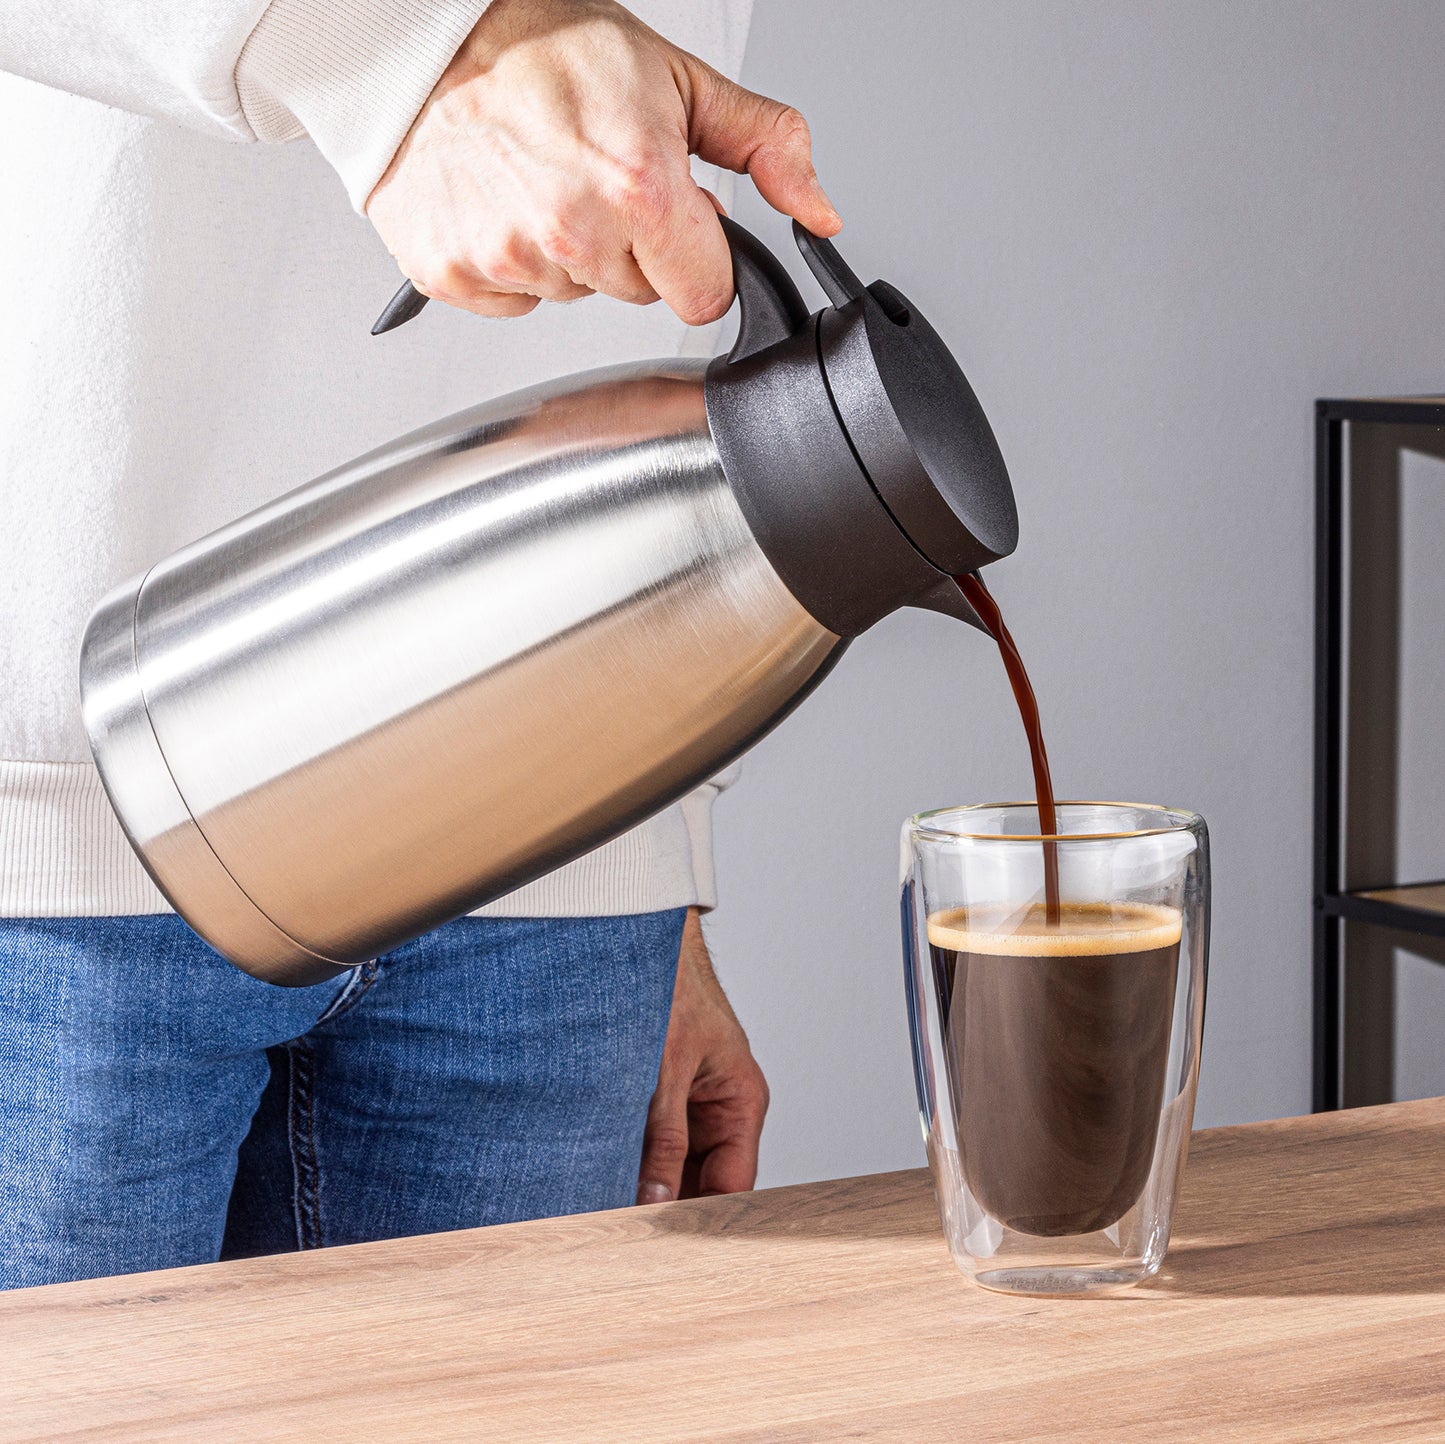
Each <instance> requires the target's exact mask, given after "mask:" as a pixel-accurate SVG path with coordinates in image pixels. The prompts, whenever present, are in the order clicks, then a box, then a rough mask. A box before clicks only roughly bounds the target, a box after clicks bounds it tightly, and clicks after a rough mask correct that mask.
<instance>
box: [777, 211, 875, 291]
mask: <svg viewBox="0 0 1445 1444" xmlns="http://www.w3.org/2000/svg"><path fill="white" fill-rule="evenodd" d="M793 239H794V240H795V241H797V243H798V249H799V250H800V251H801V252H802V253H803V259H804V260H805V261H806V262H807V263H808V269H809V270H810V271H811V272H812V273H813V275H814V276H815V277H816V278H817V281H818V284H819V285H820V286H821V287H822V288H823V289H824V290H825V291H826V292H827V293H828V299H829V300H830V301H831V302H832V303H833V304H834V305H835V306H838V307H842V306H846V305H847V304H848V302H849V301H856V300H857V299H858V297H859V296H861V295H862V294H863V292H864V291H865V290H866V289H867V288H866V287H865V286H864V285H863V282H862V281H860V280H859V279H858V276H857V273H856V272H855V271H854V270H853V268H852V266H850V265H849V264H848V262H847V261H845V260H844V259H843V257H842V256H840V255H839V254H838V248H837V246H835V245H834V244H833V243H832V241H830V240H827V239H825V238H824V237H823V236H815V235H814V234H813V233H812V231H810V230H806V229H805V228H804V227H802V226H800V225H799V224H798V223H797V221H794V222H793Z"/></svg>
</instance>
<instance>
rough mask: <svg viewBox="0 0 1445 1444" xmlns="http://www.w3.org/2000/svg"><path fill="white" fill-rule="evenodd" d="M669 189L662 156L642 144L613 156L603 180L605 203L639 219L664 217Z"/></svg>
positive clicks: (650, 147) (635, 219)
mask: <svg viewBox="0 0 1445 1444" xmlns="http://www.w3.org/2000/svg"><path fill="white" fill-rule="evenodd" d="M671 191H672V186H671V183H670V182H669V180H668V173H667V169H666V167H665V166H664V165H663V162H662V157H661V156H660V155H659V154H658V153H657V151H656V150H655V149H654V148H653V147H652V146H650V145H647V144H645V143H641V144H635V145H633V146H631V147H629V148H628V149H627V150H626V151H625V152H624V153H623V155H622V156H620V157H619V158H618V159H616V160H615V161H614V162H613V165H612V167H611V170H610V172H609V174H608V175H607V177H606V179H605V181H604V183H603V198H604V199H605V200H606V201H607V203H608V205H609V206H611V207H612V209H614V210H616V211H620V212H622V213H623V214H624V215H626V216H628V217H629V218H631V219H632V220H634V221H639V222H646V221H653V220H659V219H661V218H662V217H663V216H665V215H666V214H667V209H668V199H669V196H670V195H671Z"/></svg>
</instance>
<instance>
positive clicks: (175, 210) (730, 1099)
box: [0, 0, 840, 1287]
mask: <svg viewBox="0 0 1445 1444" xmlns="http://www.w3.org/2000/svg"><path fill="white" fill-rule="evenodd" d="M637 10H638V13H637V14H633V13H632V12H630V11H628V10H625V9H623V8H622V7H621V6H619V5H617V4H615V3H612V0H492V3H491V4H490V5H486V4H485V3H484V0H431V3H427V0H272V3H270V4H266V3H265V0H105V3H101V0H8V3H7V7H6V16H5V21H4V25H3V26H0V70H3V71H4V72H6V73H5V74H4V75H0V127H3V130H4V133H5V135H6V137H7V141H6V145H5V147H4V148H3V149H0V191H3V194H4V195H5V196H6V200H7V205H6V221H5V225H4V226H3V227H0V261H3V265H4V273H5V275H6V277H7V283H8V284H7V305H6V324H5V326H4V327H3V328H0V378H3V384H0V477H3V485H4V523H3V527H0V596H3V601H4V612H5V617H6V625H5V628H4V630H3V632H0V759H3V760H0V1284H3V1285H5V1286H10V1287H14V1286H20V1285H27V1284H35V1283H44V1282H50V1281H55V1280H62V1279H69V1278H76V1277H84V1276H96V1275H102V1274H110V1273H120V1272H127V1271H131V1270H139V1269H148V1268H156V1267H162V1266H168V1265H178V1264H188V1263H196V1262H203V1261H207V1260H212V1259H216V1258H218V1257H228V1256H240V1255H246V1254H254V1253H260V1252H269V1251H277V1250H285V1249H296V1248H311V1247H317V1246H321V1245H329V1244H337V1243H348V1242H356V1241H362V1240H368V1239H375V1238H381V1237H386V1236H396V1235H402V1234H407V1233H415V1232H423V1231H430V1230H436V1229H446V1228H456V1227H463V1226H471V1225H477V1224H483V1223H491V1222H496V1221H501V1220H508V1219H516V1218H522V1217H528V1216H534V1215H539V1214H547V1213H562V1212H568V1211H575V1210H584V1209H597V1208H608V1207H613V1206H618V1205H622V1204H626V1203H631V1202H632V1201H633V1200H634V1199H637V1200H638V1201H643V1202H647V1201H657V1200H663V1199H669V1198H672V1197H675V1196H677V1195H678V1194H680V1193H681V1194H690V1193H710V1192H725V1191H731V1190H737V1189H743V1188H748V1187H750V1186H751V1185H752V1183H753V1180H754V1176H755V1169H756V1159H757V1147H758V1137H759V1133H760V1130H761V1126H762V1118H763V1114H764V1111H765V1109H766V1106H767V1088H766V1083H765V1082H764V1080H763V1077H762V1074H761V1072H760V1070H759V1068H758V1066H757V1064H756V1062H755V1061H754V1059H753V1058H752V1055H751V1053H750V1051H749V1048H748V1044H747V1040H746V1037H745V1035H744V1033H743V1030H742V1029H741V1027H740V1025H739V1024H738V1022H737V1019H736V1018H735V1016H734V1015H733V1012H732V1010H731V1008H730V1007H729V1005H728V1003H727V1000H726V998H725V996H724V995H723V993H722V991H721V989H720V987H719V986H718V983H717V981H716V978H715V976H714V974H713V971H712V968H711V965H710V961H709V957H708V953H707V949H706V945H705V943H704V941H703V938H702V933H701V928H700V924H699V915H700V913H701V912H703V911H705V910H706V909H707V908H709V907H711V906H712V905H713V903H714V902H715V883H714V879H713V871H712V859H711V833H710V808H711V803H712V800H713V798H714V797H715V796H716V794H717V792H718V791H719V789H720V788H721V787H722V786H724V785H726V782H727V780H728V779H727V777H722V778H719V779H716V780H715V781H714V782H712V783H710V784H708V785H707V786H705V787H703V788H701V789H699V790H698V791H697V792H695V793H693V794H691V795H690V796H689V797H688V798H686V799H685V800H684V801H683V802H682V803H681V804H679V805H678V806H677V807H675V808H672V809H670V810H668V811H666V812H663V813H661V814H659V815H658V816H656V817H654V818H652V819H650V820H649V821H647V822H645V823H643V824H642V825H641V826H640V827H638V828H636V829H634V830H633V831H632V832H630V833H628V834H626V835H624V836H623V837H621V838H618V839H616V840H615V841H613V842H611V843H609V844H608V845H606V846H605V847H602V848H600V849H599V850H597V851H596V852H594V853H592V854H590V855H589V856H587V857H584V858H582V859H579V860H578V861H576V862H574V863H572V864H570V865H569V866H567V867H565V868H562V869H560V870H559V871H558V872H556V873H554V874H552V875H550V876H549V877H546V878H544V879H542V880H540V881H538V882H536V883H533V884H531V885H529V886H527V887H524V888H521V889H519V890H517V891H516V892H514V893H512V894H511V895H509V896H508V897H505V898H503V899H501V900H500V901H498V902H496V903H494V904H492V905H490V906H488V907H487V908H484V909H483V910H482V911H481V913H480V914H478V915H474V916H472V917H468V918H463V919H460V920H458V921H457V922H454V923H451V924H449V925H448V926H446V927H443V928H440V929H437V930H436V931H435V932H433V933H431V934H428V935H427V936H425V937H422V938H420V939H417V940H416V941H415V942H412V943H410V944H408V945H407V946H405V947H403V948H401V949H398V950H397V951H396V952H394V953H392V954H389V955H387V956H385V957H381V958H377V959H375V960H373V961H372V962H370V963H368V964H366V965H365V966H363V967H361V968H358V969H356V970H354V971H353V972H351V973H350V974H348V975H347V976H345V977H344V978H342V979H339V980H337V981H334V982H329V983H324V984H319V985H317V986H314V987H310V988H301V989H282V988H275V987H272V986H271V985H269V984H266V983H262V982H259V981H257V980H256V979H254V978H251V977H249V976H247V975H246V974H243V973H242V972H240V971H239V970H237V969H235V968H233V967H231V966H230V965H229V964H228V963H226V962H225V961H224V960H222V959H221V958H220V957H219V956H218V955H217V954H215V953H214V952H212V951H211V950H210V949H209V948H207V947H206V946H205V945H204V944H203V943H202V942H200V940H199V939H198V938H197V937H196V936H195V935H194V934H192V933H191V932H190V931H189V930H188V929H187V928H186V927H185V925H184V924H183V923H182V922H181V921H180V920H179V919H178V918H177V917H176V916H175V915H174V914H173V913H171V912H169V911H168V909H167V907H166V904H165V901H164V899H163V898H162V897H161V895H160V894H159V892H158V891H157V890H156V889H155V887H154V886H153V885H152V884H151V882H150V880H149V879H148V878H147V876H146V875H145V873H144V872H143V871H142V870H141V868H140V866H139V863H138V862H137V861H136V859H135V857H134V856H133V854H132V853H131V852H130V850H129V848H128V846H127V844H126V842H125V840H124V837H123V835H122V834H121V832H120V829H119V826H118V824H117V823H116V821H115V819H114V816H113V814H112V813H111V812H110V810H109V807H108V804H107V803H106V801H105V797H104V793H103V790H102V789H101V787H100V785H99V780H98V777H97V775H96V773H95V771H94V769H93V767H92V765H91V763H90V762H89V760H88V758H89V753H88V749H87V747H86V744H85V740H84V736H83V733H82V731H81V728H80V724H79V718H78V703H77V697H76V687H75V677H74V670H75V658H76V654H77V648H78V645H79V639H80V633H81V630H82V628H83V625H84V620H85V618H86V616H87V615H88V613H89V611H90V609H91V608H92V607H93V606H94V604H95V603H96V602H97V601H98V600H99V598H100V597H101V596H102V594H103V593H104V592H105V591H106V590H107V589H108V588H109V587H110V586H112V585H114V584H116V583H118V582H120V581H122V580H123V579H124V578H126V577H127V576H130V575H133V574H135V573H137V572H139V571H141V570H143V569H144V568H145V567H147V566H149V565H150V564H152V563H153V562H154V561H156V560H157V559H158V558H160V557H162V556H164V555H165V554H167V553H168V552H170V551H172V550H173V549H175V548H176V547H177V546H179V545H181V544H183V543H184V542H186V541H188V540H190V539H191V538H193V537H195V536H199V535H202V534H204V533H205V532H207V531H209V530H211V529H213V528H214V527H216V526H217V525H220V524H221V523H223V522H224V521H226V520H228V519H229V518H231V517H233V516H235V515H238V514H240V513H242V512H244V511H246V510H248V509H250V508H251V507H254V506H256V505H259V504H260V503H262V502H264V501H266V500H269V499H270V498H271V497H273V496H275V495H277V494H279V493H281V492H282V491H285V490H287V489H289V488H290V487H292V486H295V485H298V484H300V483H301V482H303V481H305V480H307V479H309V478H310V477H311V476H312V475H315V474H317V473H319V472H322V471H324V470H326V469H328V468H330V467H332V466H335V465H337V464H339V463H340V462H342V461H345V460H347V459H349V458H350V457H351V456H353V455H355V454H357V453H359V452H362V451H364V450H366V449H367V447H368V446H372V445H376V444H379V443H381V442H382V441H385V440H387V439H389V438H390V437H391V436H394V435H396V434H398V433H399V432H402V431H404V430H406V429H409V428H411V427H414V426H416V425H420V424H422V423H424V422H427V421H430V420H433V419H435V418H436V417H438V416H440V415H443V414H445V413H446V412H448V411H451V410H456V409H459V408H460V407H461V406H464V405H469V404H472V403H473V402H475V401H477V400H479V399H481V398H482V397H484V396H486V395H488V394H496V393H501V392H504V391H507V390H511V389H514V388H516V387H520V386H523V385H527V384H530V383H532V382H534V381H537V380H541V379H543V378H545V377H547V376H552V375H558V374H564V373H568V372H572V371H575V370H578V369H582V368H585V367H587V366H592V365H598V364H602V363H604V362H616V361H625V360H630V359H634V358H638V359H640V358H642V357H646V356H649V355H653V356H655V355H662V354H668V353H674V354H676V353H682V352H688V353H690V354H698V353H699V352H700V351H702V352H704V353H705V349H706V348H710V347H711V345H712V338H711V336H710V335H709V334H708V333H707V332H706V331H705V330H703V331H696V330H690V329H689V328H699V327H706V326H707V325H708V323H711V322H714V321H715V320H716V319H717V318H718V317H720V316H721V315H722V314H723V312H724V311H725V310H726V309H727V307H728V305H729V304H730V301H731V295H732V291H731V275H730V267H729V263H728V255H727V250H726V246H725V243H724V239H723V236H722V234H721V228H720V226H719V224H718V222H717V220H716V211H715V205H720V204H722V203H725V201H726V197H727V195H728V179H729V176H730V175H731V174H732V173H747V174H748V175H750V176H751V177H752V179H753V181H754V182H755V183H756V185H757V187H758V189H759V190H760V191H761V193H762V194H763V196H764V197H765V198H766V199H767V200H768V201H769V202H770V203H771V204H772V205H773V206H775V207H776V208H777V209H779V210H780V211H782V212H784V213H786V214H789V215H792V216H794V217H796V218H797V219H799V220H800V221H802V222H803V224H805V225H807V226H808V227H810V228H811V229H812V230H814V231H816V232H820V233H823V234H832V233H834V232H835V231H836V230H837V229H838V227H839V225H840V222H839V220H838V217H837V214H836V212H835V211H834V210H833V208H832V206H831V205H830V204H829V202H828V200H827V198H826V196H825V195H824V194H823V192H822V191H821V189H820V188H819V186H818V182H817V178H816V176H815V174H814V170H813V165H812V161H811V144H810V139H809V135H808V130H807V126H806V125H805V123H804V122H803V120H802V118H801V117H800V116H799V115H798V114H797V112H796V111H794V110H792V109H790V108H789V107H787V106H785V105H782V104H780V103H778V102H776V101H773V100H770V99H767V98H765V97H762V96H759V95H755V94H752V93H750V92H749V91H747V90H744V89H742V88H740V87H739V86H738V85H737V84H736V82H735V80H734V79H732V78H730V77H732V76H735V75H736V73H737V70H738V67H739V65H740V61H741V56H742V49H743V43H744V40H745V37H746V32H747V27H748V20H749V11H750V0H687V3H684V0H650V3H648V0H639V3H638V6H637ZM649 19H650V20H651V21H653V22H654V24H655V27H656V28H653V26H652V25H649V24H648V23H646V22H647V21H648V20H649ZM664 35H667V36H668V37H670V38H666V39H665V38H663V37H664ZM303 136H304V137H308V138H309V142H310V144H302V145H280V144H277V145H272V144H267V143H269V142H285V141H290V140H298V139H301V138H302V137H303ZM217 140H240V141H255V142H262V144H258V145H242V146H227V145H221V144H217V143H216V142H217ZM338 177H339V180H340V185H338V184H337V178H338ZM348 199H349V201H350V205H349V206H348V205H347V201H348ZM357 212H360V213H361V215H357V214H356V213H357ZM362 216H364V217H365V218H366V220H369V222H370V227H368V226H367V224H366V220H363V219H362ZM373 228H374V229H373ZM377 236H379V237H380V240H381V242H382V243H384V247H385V249H386V250H387V251H389V252H390V254H391V255H392V256H393V257H394V258H395V260H396V262H397V263H398V264H399V266H400V268H401V270H402V272H403V273H404V274H405V275H406V276H408V277H410V278H411V279H412V280H413V281H414V282H415V283H416V285H417V286H418V287H419V288H420V289H421V290H423V291H424V292H425V293H426V294H427V295H429V296H432V297H435V298H436V299H438V300H440V301H445V302H447V303H448V304H449V305H450V306H451V307H453V308H457V309H456V311H454V312H452V313H447V312H444V311H441V310H439V308H437V307H433V308H432V309H431V310H430V311H428V313H427V316H426V319H425V320H424V321H423V322H420V323H417V324H414V325H413V326H411V327H408V328H406V330H405V331H404V332H399V333H397V334H396V335H394V336H389V337H386V338H384V339H382V340H377V341H373V340H372V339H371V338H370V337H369V336H367V335H366V331H367V326H368V324H369V322H370V320H371V319H372V317H373V316H374V314H375V312H376V311H377V310H378V309H379V307H380V305H381V303H382V302H384V300H385V299H386V296H387V295H388V294H389V293H390V290H391V289H393V288H394V286H395V277H394V275H393V276H392V279H391V280H390V281H387V279H386V273H387V271H388V270H389V269H390V262H389V261H387V260H386V257H385V255H384V254H383V250H382V246H380V245H378V244H377V240H376V238H377ZM593 293H596V295H597V297H598V298H597V299H595V300H592V301H589V302H587V304H586V305H583V306H566V305H548V306H546V307H544V308H543V310H542V311H541V312H539V313H538V314H537V315H535V316H532V317H530V318H529V319H528V320H527V321H526V322H525V323H517V324H513V325H511V326H509V327H507V328H502V329H489V328H488V327H487V326H486V325H485V323H481V322H478V321H476V320H474V319H472V318H471V317H466V316H462V315H460V314H459V313H460V312H461V311H470V312H474V313H477V314H479V315H482V316H487V317H512V318H516V317H521V316H523V315H525V314H526V313H528V312H531V311H533V310H534V308H536V307H537V306H538V304H539V302H569V301H574V300H578V299H580V298H582V297H585V296H588V295H589V294H593ZM658 298H660V299H661V301H662V302H663V303H664V306H657V307H652V308H651V309H650V310H646V309H642V310H639V309H630V308H635V307H645V306H646V305H647V303H650V302H652V301H655V300H657V299H658ZM684 323H686V324H684Z"/></svg>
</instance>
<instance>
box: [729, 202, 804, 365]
mask: <svg viewBox="0 0 1445 1444" xmlns="http://www.w3.org/2000/svg"><path fill="white" fill-rule="evenodd" d="M718 221H719V222H720V223H721V225H722V228H723V235H725V236H726V237H727V238H728V249H729V250H730V251H731V252H732V253H733V288H734V289H735V290H736V291H737V293H738V305H739V307H740V308H741V312H742V314H741V316H740V318H739V321H738V338H737V340H736V341H734V342H733V349H732V350H731V351H729V352H728V361H729V362H733V361H741V360H743V359H744V358H745V357H748V356H752V355H754V354H755V353H756V352H758V351H761V350H763V349H764V348H765V347H768V346H773V345H776V344H777V343H778V342H779V341H786V340H787V339H788V337H789V336H791V335H793V334H794V333H795V332H796V331H797V330H798V329H799V328H800V327H801V326H803V325H804V324H805V323H806V322H807V319H808V308H807V306H806V305H805V304H804V301H803V297H802V294H801V292H799V290H798V288H797V287H796V286H795V285H794V284H793V278H792V277H791V276H790V275H789V274H788V273H787V271H786V270H785V269H784V268H783V263H782V262H781V261H780V260H779V259H778V258H777V257H776V256H775V255H774V254H773V253H772V252H771V251H770V250H769V249H768V248H767V247H766V246H765V245H764V244H763V243H762V242H761V241H760V240H759V239H758V238H757V237H756V236H755V235H753V233H752V232H751V231H747V230H744V229H743V228H742V226H740V225H739V224H738V223H737V222H736V221H735V220H733V219H732V218H731V217H729V216H719V217H718Z"/></svg>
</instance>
